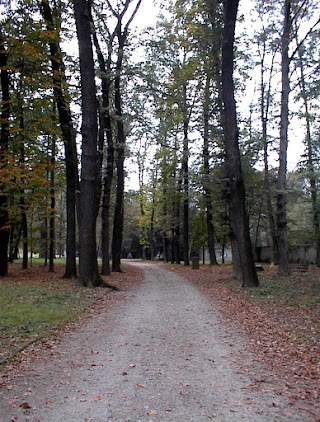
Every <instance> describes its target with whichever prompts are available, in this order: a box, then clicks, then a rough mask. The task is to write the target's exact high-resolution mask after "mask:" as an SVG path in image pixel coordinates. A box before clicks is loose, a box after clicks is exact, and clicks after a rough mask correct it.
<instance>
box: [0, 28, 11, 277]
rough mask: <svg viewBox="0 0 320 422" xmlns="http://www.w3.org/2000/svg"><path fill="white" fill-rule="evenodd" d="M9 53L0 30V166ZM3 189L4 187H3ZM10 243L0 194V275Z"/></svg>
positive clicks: (5, 141)
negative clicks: (0, 96) (0, 94)
mask: <svg viewBox="0 0 320 422" xmlns="http://www.w3.org/2000/svg"><path fill="white" fill-rule="evenodd" d="M7 59H8V54H7V51H6V48H5V39H4V37H3V35H2V34H1V32H0V78H1V90H2V98H1V132H0V168H1V169H3V168H4V167H6V165H7V164H6V162H7V152H8V145H9V119H10V94H9V92H10V91H9V74H8V70H7V67H6V65H7ZM1 190H2V189H1ZM8 244H9V226H8V211H7V196H6V194H5V193H4V192H2V193H1V194H0V276H1V277H4V276H6V275H7V274H8Z"/></svg>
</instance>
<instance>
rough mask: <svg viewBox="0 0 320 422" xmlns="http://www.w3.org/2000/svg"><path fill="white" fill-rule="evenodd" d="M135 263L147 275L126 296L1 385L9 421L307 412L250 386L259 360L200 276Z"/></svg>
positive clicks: (229, 417) (280, 417)
mask: <svg viewBox="0 0 320 422" xmlns="http://www.w3.org/2000/svg"><path fill="white" fill-rule="evenodd" d="M132 265H142V266H143V268H144V274H145V281H144V283H142V284H141V285H140V286H139V287H136V288H134V289H132V290H131V291H130V292H129V297H128V298H127V300H123V301H120V302H117V303H116V304H115V305H114V306H113V307H112V308H111V309H108V310H106V311H105V312H100V314H99V315H97V316H93V317H90V318H88V319H87V320H85V321H84V323H83V324H82V325H81V327H79V328H77V329H76V330H75V331H73V332H71V333H69V334H65V335H64V337H63V339H62V341H61V342H59V343H57V344H56V345H54V346H53V347H52V348H51V349H47V350H43V351H42V352H41V353H40V355H39V356H37V358H36V359H35V361H34V362H33V363H32V365H31V364H30V365H29V367H27V368H25V369H24V370H23V371H21V372H20V373H17V374H15V375H14V376H13V377H12V379H10V380H9V383H8V384H7V385H5V386H4V388H2V390H0V421H1V422H14V421H19V422H22V421H34V422H35V421H38V422H60V421H61V422H62V421H64V422H69V421H70V422H80V421H81V422H84V421H94V422H104V421H109V420H110V421H119V422H122V421H123V422H124V421H128V422H129V421H132V422H138V421H141V422H147V421H177V422H187V421H195V422H198V421H199V422H201V421H210V420H216V421H226V422H232V421H237V422H238V421H246V422H249V421H257V422H260V421H268V422H270V421H304V422H305V421H308V418H307V417H306V416H305V415H304V416H301V415H298V414H295V415H294V416H293V415H292V413H291V412H290V411H289V404H288V403H286V402H285V398H284V397H279V396H276V397H273V395H272V393H271V392H270V391H269V392H268V391H267V390H268V388H267V387H265V388H264V390H265V391H264V390H263V389H260V391H254V389H252V388H250V386H252V384H253V379H254V377H255V376H256V372H255V371H256V369H257V368H256V365H257V364H256V363H255V364H254V365H255V369H252V372H251V371H248V372H247V373H245V372H244V371H241V370H240V369H239V366H238V364H239V361H242V360H243V359H244V357H243V356H242V354H244V353H243V350H245V342H246V340H245V338H244V337H243V336H242V335H241V332H240V331H239V329H238V328H236V327H230V326H228V327H226V326H225V323H224V321H223V317H222V315H221V314H220V313H219V311H218V310H217V309H216V308H215V307H214V304H212V303H211V302H209V301H208V300H207V299H206V298H205V297H204V296H202V295H201V294H200V293H199V292H198V291H197V290H196V288H195V287H193V286H192V284H190V283H189V282H188V281H186V280H184V279H182V278H181V277H179V276H177V275H176V274H174V273H171V272H168V271H165V270H164V269H163V267H162V266H161V265H159V264H142V263H139V264H138V263H136V264H132ZM246 359H248V358H246ZM246 367H249V368H250V362H249V361H246ZM252 368H253V366H252ZM23 403H24V405H23V406H24V407H29V406H30V408H24V407H21V404H23Z"/></svg>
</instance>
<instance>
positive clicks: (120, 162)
mask: <svg viewBox="0 0 320 422" xmlns="http://www.w3.org/2000/svg"><path fill="white" fill-rule="evenodd" d="M118 40H119V49H118V59H117V64H116V76H115V93H114V103H115V109H116V110H115V113H116V119H117V148H116V151H117V165H116V166H117V187H116V204H115V210H114V218H113V236H112V271H115V272H121V247H122V236H123V206H124V204H123V199H124V150H125V133H124V125H123V116H122V104H121V70H122V60H123V48H124V43H125V40H126V33H125V34H121V26H120V25H119V28H118Z"/></svg>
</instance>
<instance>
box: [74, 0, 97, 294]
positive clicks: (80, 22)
mask: <svg viewBox="0 0 320 422" xmlns="http://www.w3.org/2000/svg"><path fill="white" fill-rule="evenodd" d="M74 12H75V20H76V27H77V37H78V43H79V59H80V74H81V98H82V106H81V108H82V129H81V133H82V155H81V181H80V210H79V248H80V250H79V252H80V261H79V279H78V282H77V284H78V285H79V286H88V287H95V286H98V285H99V284H100V282H101V279H100V277H99V275H98V265H97V256H96V253H97V247H96V219H97V191H98V187H99V186H98V185H99V168H98V151H97V138H98V122H97V98H96V84H95V68H94V58H93V49H92V42H91V29H90V16H89V10H88V4H87V1H86V0H74Z"/></svg>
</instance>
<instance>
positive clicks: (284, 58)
mask: <svg viewBox="0 0 320 422" xmlns="http://www.w3.org/2000/svg"><path fill="white" fill-rule="evenodd" d="M290 29H291V1H290V0H285V1H284V23H283V33H282V37H281V78H282V90H281V116H280V150H279V168H278V183H277V234H278V257H279V268H278V273H279V274H280V275H289V274H290V269H289V256H288V233H287V193H286V189H287V149H288V126H289V93H290V81H289V67H290V58H289V43H290Z"/></svg>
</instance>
